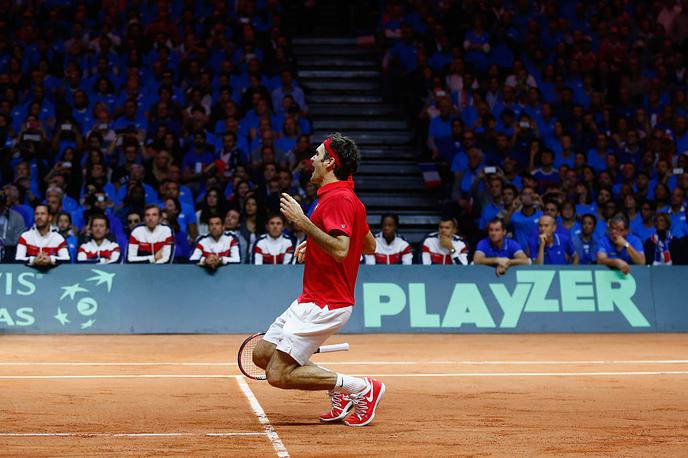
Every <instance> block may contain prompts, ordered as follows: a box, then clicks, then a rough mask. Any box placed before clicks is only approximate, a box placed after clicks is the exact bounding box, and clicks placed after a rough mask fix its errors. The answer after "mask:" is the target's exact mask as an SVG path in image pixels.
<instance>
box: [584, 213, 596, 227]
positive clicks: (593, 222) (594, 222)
mask: <svg viewBox="0 0 688 458" xmlns="http://www.w3.org/2000/svg"><path fill="white" fill-rule="evenodd" d="M585 218H590V219H592V224H593V226H597V217H596V216H595V215H593V214H592V213H586V214H584V215H583V216H581V222H583V220H584V219H585Z"/></svg>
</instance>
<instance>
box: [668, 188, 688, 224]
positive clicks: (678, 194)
mask: <svg viewBox="0 0 688 458" xmlns="http://www.w3.org/2000/svg"><path fill="white" fill-rule="evenodd" d="M669 203H670V204H671V206H670V207H669V210H668V211H667V213H668V214H669V217H670V218H671V227H672V229H673V230H676V229H678V228H680V227H682V226H685V225H686V192H685V191H684V190H683V188H680V187H678V186H677V187H675V188H674V189H673V190H672V191H671V197H669Z"/></svg>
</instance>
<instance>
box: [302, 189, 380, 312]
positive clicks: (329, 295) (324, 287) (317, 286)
mask: <svg viewBox="0 0 688 458" xmlns="http://www.w3.org/2000/svg"><path fill="white" fill-rule="evenodd" d="M311 221H312V222H313V224H315V225H316V226H317V227H318V228H320V229H321V230H322V231H324V232H326V233H328V234H330V235H331V236H334V237H337V236H339V235H346V236H348V237H349V238H350V240H349V254H348V255H347V256H346V259H344V261H342V262H337V261H335V259H334V258H333V257H331V256H330V255H328V254H327V253H326V252H325V251H324V250H323V249H322V248H320V247H319V246H318V245H317V244H316V243H315V242H309V243H308V249H307V250H306V260H305V268H304V272H303V292H302V293H301V296H299V299H298V301H299V302H313V303H315V304H316V305H318V306H319V307H321V308H323V307H325V306H328V308H329V309H330V310H333V309H338V308H342V307H348V306H350V305H354V288H355V287H356V276H357V275H358V267H359V266H360V261H361V252H362V251H363V240H364V238H365V236H366V234H368V231H369V230H370V229H369V228H368V223H367V222H366V209H365V206H364V205H363V203H362V202H361V201H360V200H359V199H358V197H356V194H355V193H354V182H353V180H347V181H335V182H334V183H329V184H326V185H325V186H323V187H321V188H320V189H318V204H317V205H316V207H315V210H314V211H313V214H312V215H311Z"/></svg>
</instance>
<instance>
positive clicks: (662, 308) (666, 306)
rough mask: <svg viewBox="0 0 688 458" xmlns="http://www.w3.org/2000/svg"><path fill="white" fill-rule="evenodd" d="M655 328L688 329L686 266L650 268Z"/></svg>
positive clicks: (663, 330)
mask: <svg viewBox="0 0 688 458" xmlns="http://www.w3.org/2000/svg"><path fill="white" fill-rule="evenodd" d="M651 273H652V275H651V277H652V294H653V297H654V305H655V319H656V323H657V330H658V331H661V332H686V331H688V288H687V286H688V266H656V267H653V268H652V269H651Z"/></svg>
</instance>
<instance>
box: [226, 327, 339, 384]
mask: <svg viewBox="0 0 688 458" xmlns="http://www.w3.org/2000/svg"><path fill="white" fill-rule="evenodd" d="M264 335H265V333H264V332H259V333H258V334H253V335H252V336H251V337H249V338H248V339H246V340H244V343H242V344H241V347H239V354H238V355H237V362H238V363H239V370H240V371H241V373H242V374H244V375H245V376H246V377H248V378H252V379H253V380H266V379H267V376H266V375H265V371H264V370H263V369H261V368H260V367H258V366H256V365H255V363H254V362H253V350H254V349H255V348H256V345H257V344H258V342H260V339H262V338H263V336H264ZM347 350H349V344H348V343H340V344H334V345H323V346H322V347H320V348H318V349H317V350H316V351H315V352H316V353H329V352H333V351H347Z"/></svg>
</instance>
